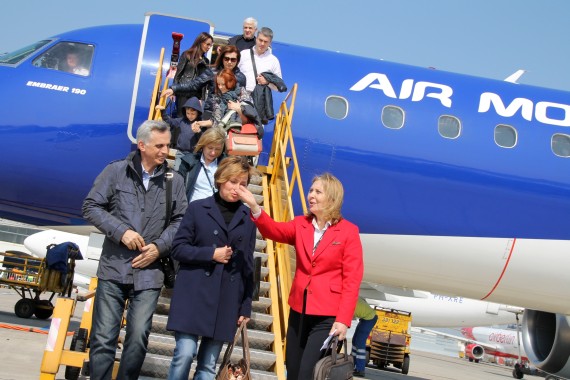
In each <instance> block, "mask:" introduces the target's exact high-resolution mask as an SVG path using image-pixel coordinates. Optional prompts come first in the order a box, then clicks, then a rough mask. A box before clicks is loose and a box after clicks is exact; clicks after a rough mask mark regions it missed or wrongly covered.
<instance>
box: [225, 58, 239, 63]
mask: <svg viewBox="0 0 570 380" xmlns="http://www.w3.org/2000/svg"><path fill="white" fill-rule="evenodd" d="M224 61H226V62H237V58H230V57H224Z"/></svg>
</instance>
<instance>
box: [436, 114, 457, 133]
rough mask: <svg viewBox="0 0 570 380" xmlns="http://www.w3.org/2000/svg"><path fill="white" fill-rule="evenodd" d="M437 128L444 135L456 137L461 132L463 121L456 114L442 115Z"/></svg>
mask: <svg viewBox="0 0 570 380" xmlns="http://www.w3.org/2000/svg"><path fill="white" fill-rule="evenodd" d="M437 130H438V131H439V134H440V135H441V136H442V137H445V138H447V139H456V138H458V137H459V135H460V134H461V121H459V119H458V118H456V117H455V116H449V115H441V116H440V117H439V120H438V121H437Z"/></svg>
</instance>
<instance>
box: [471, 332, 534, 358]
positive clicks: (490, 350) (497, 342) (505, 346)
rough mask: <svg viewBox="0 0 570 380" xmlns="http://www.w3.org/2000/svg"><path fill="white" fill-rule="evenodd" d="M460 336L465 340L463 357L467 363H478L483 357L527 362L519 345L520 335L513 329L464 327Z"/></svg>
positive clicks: (524, 353)
mask: <svg viewBox="0 0 570 380" xmlns="http://www.w3.org/2000/svg"><path fill="white" fill-rule="evenodd" d="M461 335H463V336H464V337H465V338H466V340H464V342H465V343H466V344H465V356H466V357H467V358H468V359H469V361H470V362H471V361H475V362H476V363H478V362H479V360H481V359H482V358H483V356H484V355H491V356H497V357H503V358H513V359H517V360H518V359H519V357H520V358H521V361H522V362H523V363H525V362H528V357H526V352H525V351H524V347H522V345H521V344H520V342H521V341H522V339H521V338H522V337H521V334H520V333H518V337H517V330H513V329H498V328H492V327H464V328H462V329H461Z"/></svg>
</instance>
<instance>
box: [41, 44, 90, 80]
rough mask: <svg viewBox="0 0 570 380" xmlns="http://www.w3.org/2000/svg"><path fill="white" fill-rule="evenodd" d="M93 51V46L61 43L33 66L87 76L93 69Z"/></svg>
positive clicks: (44, 54) (43, 55)
mask: <svg viewBox="0 0 570 380" xmlns="http://www.w3.org/2000/svg"><path fill="white" fill-rule="evenodd" d="M93 50H94V48H93V45H88V44H80V43H74V42H60V43H58V44H56V45H54V46H52V47H51V48H50V49H49V50H47V51H46V52H45V53H43V54H42V55H40V56H39V57H37V58H36V59H34V61H33V62H32V64H33V65H34V66H36V67H43V68H46V69H52V70H59V71H65V72H68V73H72V74H76V75H81V76H87V75H89V71H90V69H91V61H92V60H93Z"/></svg>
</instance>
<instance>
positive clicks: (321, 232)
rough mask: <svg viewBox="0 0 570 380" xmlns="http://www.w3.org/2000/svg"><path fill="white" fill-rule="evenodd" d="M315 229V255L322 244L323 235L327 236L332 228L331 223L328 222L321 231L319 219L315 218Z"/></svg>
mask: <svg viewBox="0 0 570 380" xmlns="http://www.w3.org/2000/svg"><path fill="white" fill-rule="evenodd" d="M312 223H313V227H315V234H314V235H313V236H314V237H313V255H314V254H315V251H316V250H317V246H318V245H319V243H320V242H321V239H322V238H323V235H324V234H325V232H326V230H327V229H328V228H329V227H330V226H331V222H326V223H325V227H324V228H323V229H322V230H321V229H319V225H318V224H317V218H313V221H312Z"/></svg>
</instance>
